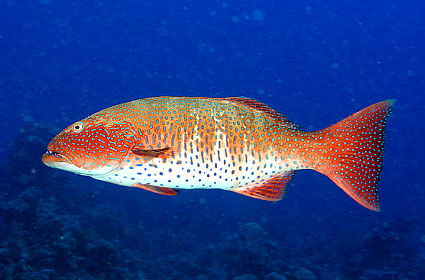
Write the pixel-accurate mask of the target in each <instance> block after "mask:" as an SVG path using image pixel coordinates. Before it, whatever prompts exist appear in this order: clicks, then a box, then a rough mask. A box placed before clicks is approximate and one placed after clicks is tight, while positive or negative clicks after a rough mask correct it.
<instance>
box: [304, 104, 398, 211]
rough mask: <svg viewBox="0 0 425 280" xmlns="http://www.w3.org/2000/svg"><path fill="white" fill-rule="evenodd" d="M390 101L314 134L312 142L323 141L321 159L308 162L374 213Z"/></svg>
mask: <svg viewBox="0 0 425 280" xmlns="http://www.w3.org/2000/svg"><path fill="white" fill-rule="evenodd" d="M394 102H395V101H394V100H386V101H382V102H379V103H376V104H374V105H371V106H369V107H367V108H365V109H363V110H361V111H359V112H357V113H355V114H353V115H351V116H350V117H348V118H346V119H344V120H342V121H340V122H338V123H336V124H334V125H332V126H330V127H328V128H326V129H323V130H321V131H319V132H318V133H316V134H315V139H323V141H325V142H324V143H321V148H322V152H321V154H320V156H321V158H323V159H324V160H322V162H320V161H316V162H314V161H313V162H312V161H311V160H310V162H311V163H313V166H314V168H313V169H315V170H316V171H318V172H320V173H322V174H324V175H326V176H328V177H329V178H330V179H331V180H332V181H333V182H334V183H335V184H337V185H338V187H340V188H341V189H342V190H344V192H346V193H347V194H348V195H349V196H350V197H352V198H353V199H354V200H355V201H357V202H358V203H359V204H361V205H362V206H364V207H366V208H368V209H371V210H374V211H379V210H380V206H379V193H378V182H379V178H380V174H381V172H382V162H383V156H384V136H385V125H386V120H387V119H388V117H389V116H390V114H391V111H392V108H391V107H392V105H393V104H394ZM310 156H311V155H310ZM315 157H316V158H317V155H316V156H315ZM313 158H314V156H313ZM323 161H324V162H325V164H323V163H324V162H323ZM311 163H310V164H311Z"/></svg>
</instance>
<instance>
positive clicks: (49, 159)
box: [41, 149, 71, 166]
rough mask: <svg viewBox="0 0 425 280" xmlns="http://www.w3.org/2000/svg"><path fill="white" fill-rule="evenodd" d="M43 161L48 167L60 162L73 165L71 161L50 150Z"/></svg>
mask: <svg viewBox="0 0 425 280" xmlns="http://www.w3.org/2000/svg"><path fill="white" fill-rule="evenodd" d="M41 161H42V162H43V163H44V164H45V165H47V166H52V165H54V164H55V163H59V162H67V163H71V161H70V160H69V159H67V158H66V157H65V156H64V155H62V154H60V153H58V152H54V151H52V150H49V149H48V150H47V151H46V152H45V153H44V154H43V156H42V158H41Z"/></svg>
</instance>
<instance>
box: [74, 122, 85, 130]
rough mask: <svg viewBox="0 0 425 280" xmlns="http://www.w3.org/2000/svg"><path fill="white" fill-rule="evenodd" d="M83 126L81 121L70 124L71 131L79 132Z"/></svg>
mask: <svg viewBox="0 0 425 280" xmlns="http://www.w3.org/2000/svg"><path fill="white" fill-rule="evenodd" d="M83 128H84V124H83V123H82V122H78V123H76V124H74V125H73V126H72V131H74V132H77V133H78V132H81V131H82V130H83Z"/></svg>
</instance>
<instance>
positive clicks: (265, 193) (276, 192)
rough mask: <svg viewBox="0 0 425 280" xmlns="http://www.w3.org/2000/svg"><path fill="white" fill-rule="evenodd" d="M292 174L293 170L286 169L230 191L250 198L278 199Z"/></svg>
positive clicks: (283, 192) (282, 194) (284, 190)
mask: <svg viewBox="0 0 425 280" xmlns="http://www.w3.org/2000/svg"><path fill="white" fill-rule="evenodd" d="M293 175H294V171H288V172H285V173H281V174H277V175H275V176H273V177H271V178H269V179H267V180H265V181H262V182H260V183H257V184H253V185H247V186H243V187H239V188H236V189H234V190H232V191H234V192H236V193H239V194H243V195H246V196H250V197H252V198H257V199H262V200H267V201H278V200H281V199H282V198H283V196H284V195H285V192H286V185H287V184H288V183H289V181H291V179H292V176H293Z"/></svg>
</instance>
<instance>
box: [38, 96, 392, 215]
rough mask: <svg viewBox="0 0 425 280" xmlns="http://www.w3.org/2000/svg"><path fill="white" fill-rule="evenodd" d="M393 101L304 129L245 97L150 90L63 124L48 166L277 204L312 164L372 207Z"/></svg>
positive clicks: (173, 190) (170, 191) (162, 190)
mask: <svg viewBox="0 0 425 280" xmlns="http://www.w3.org/2000/svg"><path fill="white" fill-rule="evenodd" d="M394 102H395V100H392V99H389V100H385V101H382V102H379V103H376V104H373V105H371V106H369V107H367V108H365V109H363V110H361V111H359V112H357V113H355V114H353V115H351V116H349V117H347V118H345V119H343V120H342V121H340V122H338V123H336V124H334V125H331V126H329V127H327V128H325V129H322V130H318V131H305V130H302V129H301V128H300V127H299V126H298V125H296V124H295V123H293V122H291V121H289V120H288V118H286V117H285V116H283V115H282V114H280V113H279V112H277V111H276V110H274V109H272V108H271V107H270V106H268V105H266V104H264V103H261V102H259V101H257V100H255V99H252V98H247V97H225V98H207V97H178V96H175V97H173V96H160V97H150V98H144V99H138V100H134V101H130V102H127V103H122V104H118V105H115V106H112V107H109V108H106V109H104V110H101V111H99V112H97V113H94V114H92V115H90V116H88V117H86V118H84V119H82V120H80V121H77V122H75V123H73V124H71V125H70V126H69V127H67V128H65V129H64V130H63V131H62V132H60V133H59V134H58V135H57V136H56V137H54V138H53V139H52V140H51V142H50V143H49V144H48V147H47V151H46V152H45V153H44V154H43V155H42V162H43V163H44V164H45V165H47V166H50V167H53V168H58V169H62V170H65V171H69V172H73V173H76V174H79V175H84V176H90V177H92V178H94V179H97V180H101V181H106V182H109V183H113V184H117V185H122V186H128V187H135V188H139V189H144V190H148V191H151V192H154V193H158V194H163V195H170V196H173V195H178V194H179V193H180V190H182V189H221V190H226V191H232V192H235V193H238V194H241V195H245V196H249V197H252V198H256V199H261V200H265V201H279V200H281V199H282V198H283V197H284V195H285V193H286V191H287V186H288V183H289V182H290V181H291V179H292V178H293V175H294V173H295V171H297V170H301V169H310V170H315V171H317V172H319V173H321V174H323V175H325V176H327V177H328V178H329V179H331V180H332V181H333V182H334V183H335V184H336V185H337V186H338V187H339V188H341V189H342V190H343V191H344V192H345V193H347V194H348V195H349V196H350V197H351V198H353V199H354V200H355V201H356V202H357V203H359V204H360V205H362V206H364V207H366V208H367V209H370V210H374V211H380V199H379V187H378V183H379V180H380V175H381V172H382V169H383V157H384V137H385V126H386V122H387V119H388V117H389V116H390V114H391V112H392V107H393V104H394Z"/></svg>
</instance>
